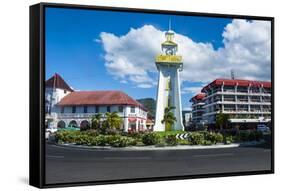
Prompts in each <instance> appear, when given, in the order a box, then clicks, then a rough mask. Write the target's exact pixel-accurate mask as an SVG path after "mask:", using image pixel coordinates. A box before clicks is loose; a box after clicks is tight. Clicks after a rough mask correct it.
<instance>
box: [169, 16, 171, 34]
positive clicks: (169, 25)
mask: <svg viewBox="0 0 281 191" xmlns="http://www.w3.org/2000/svg"><path fill="white" fill-rule="evenodd" d="M169 31H171V18H170V19H169Z"/></svg>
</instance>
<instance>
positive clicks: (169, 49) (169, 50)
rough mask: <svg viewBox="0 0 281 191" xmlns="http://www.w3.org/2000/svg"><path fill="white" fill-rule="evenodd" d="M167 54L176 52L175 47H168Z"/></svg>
mask: <svg viewBox="0 0 281 191" xmlns="http://www.w3.org/2000/svg"><path fill="white" fill-rule="evenodd" d="M166 54H167V55H173V54H174V50H173V48H167V49H166Z"/></svg>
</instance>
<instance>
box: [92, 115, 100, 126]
mask: <svg viewBox="0 0 281 191" xmlns="http://www.w3.org/2000/svg"><path fill="white" fill-rule="evenodd" d="M101 119H102V114H101V113H97V114H95V115H93V116H92V118H91V127H92V128H93V129H100V127H101Z"/></svg>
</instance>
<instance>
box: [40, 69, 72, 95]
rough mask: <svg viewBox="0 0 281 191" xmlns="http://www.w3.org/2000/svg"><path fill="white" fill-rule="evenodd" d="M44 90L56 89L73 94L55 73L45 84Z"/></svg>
mask: <svg viewBox="0 0 281 191" xmlns="http://www.w3.org/2000/svg"><path fill="white" fill-rule="evenodd" d="M45 87H46V88H54V89H55V88H58V89H62V90H67V91H71V92H73V89H72V88H71V87H69V85H68V84H67V83H66V82H65V81H64V79H63V78H62V77H61V76H60V75H59V74H57V73H55V74H54V75H53V76H52V77H51V78H49V79H48V80H47V81H46V83H45Z"/></svg>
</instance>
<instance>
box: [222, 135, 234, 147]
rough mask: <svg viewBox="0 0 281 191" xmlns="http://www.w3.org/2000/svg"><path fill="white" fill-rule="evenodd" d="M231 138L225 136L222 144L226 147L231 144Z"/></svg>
mask: <svg viewBox="0 0 281 191" xmlns="http://www.w3.org/2000/svg"><path fill="white" fill-rule="evenodd" d="M233 141H234V140H233V137H232V136H231V135H230V136H226V137H225V141H224V144H226V145H228V144H231V143H233Z"/></svg>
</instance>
